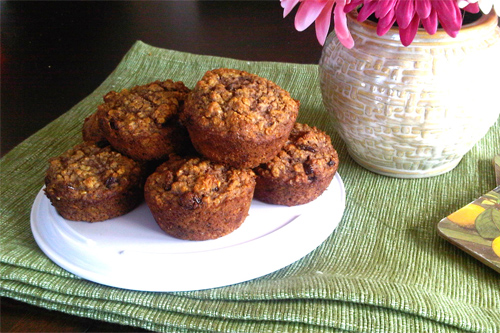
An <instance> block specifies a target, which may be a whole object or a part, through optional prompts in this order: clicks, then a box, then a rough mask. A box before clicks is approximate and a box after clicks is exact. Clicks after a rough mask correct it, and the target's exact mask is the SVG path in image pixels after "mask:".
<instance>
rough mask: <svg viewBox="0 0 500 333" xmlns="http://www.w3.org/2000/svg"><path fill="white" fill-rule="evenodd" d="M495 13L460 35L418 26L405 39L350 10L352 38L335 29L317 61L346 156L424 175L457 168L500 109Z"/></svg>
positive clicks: (499, 32) (397, 172)
mask: <svg viewBox="0 0 500 333" xmlns="http://www.w3.org/2000/svg"><path fill="white" fill-rule="evenodd" d="M497 24H498V18H497V16H496V15H495V14H494V12H492V13H490V14H488V15H483V16H482V17H480V18H479V19H477V20H476V21H475V22H473V23H470V24H466V25H464V26H463V27H462V29H461V30H460V32H459V34H458V36H457V37H455V38H451V37H449V36H448V35H447V34H446V33H445V32H444V31H439V30H438V32H436V34H434V35H428V34H427V33H426V32H425V31H423V30H419V31H418V33H417V36H416V37H415V39H414V41H413V42H412V44H411V45H410V46H408V47H404V46H403V45H402V44H401V43H400V39H399V34H398V31H397V28H392V29H391V30H390V31H389V32H388V33H387V34H386V35H384V36H378V35H377V34H376V24H375V23H374V22H371V21H365V22H358V21H357V20H356V14H355V13H351V14H348V26H349V29H350V32H351V34H352V36H353V38H354V41H355V45H354V47H353V48H352V49H347V48H345V47H344V46H342V44H340V42H339V41H338V39H337V38H336V36H335V33H331V34H330V36H329V37H328V38H327V41H326V42H325V45H324V48H323V53H322V56H321V60H320V63H319V76H320V86H321V92H322V96H323V102H324V105H325V108H326V109H327V110H328V112H329V113H330V115H331V119H332V120H333V123H334V126H335V128H336V130H337V132H338V133H339V135H340V136H341V138H342V139H343V140H344V142H345V143H346V146H347V150H348V152H349V155H350V156H351V157H352V158H353V159H354V160H355V161H356V162H357V163H358V164H360V165H361V166H363V167H365V168H366V169H368V170H371V171H373V172H376V173H378V174H382V175H387V176H393V177H399V178H422V177H430V176H436V175H439V174H443V173H445V172H448V171H450V170H452V169H453V168H455V167H456V166H457V164H458V163H459V162H460V160H461V159H462V157H463V156H464V154H466V153H467V152H468V151H469V150H470V149H471V148H472V147H473V146H474V145H475V144H476V143H477V142H478V141H479V140H480V139H481V138H482V137H483V136H484V135H485V134H486V132H487V131H488V129H489V128H490V127H491V125H493V124H494V123H495V121H496V120H497V118H498V115H499V114H500V28H499V27H498V26H497Z"/></svg>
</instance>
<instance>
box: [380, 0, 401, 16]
mask: <svg viewBox="0 0 500 333" xmlns="http://www.w3.org/2000/svg"><path fill="white" fill-rule="evenodd" d="M396 1H398V0H380V1H379V2H378V3H379V5H378V7H377V9H376V10H375V17H377V18H381V17H384V16H386V15H387V14H388V13H389V12H390V11H391V10H393V9H394V6H395V5H396Z"/></svg>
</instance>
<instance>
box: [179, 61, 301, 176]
mask: <svg viewBox="0 0 500 333" xmlns="http://www.w3.org/2000/svg"><path fill="white" fill-rule="evenodd" d="M298 110H299V102H298V101H296V100H294V99H293V98H292V97H290V94H289V93H288V92H287V91H285V90H283V89H281V88H280V87H279V86H278V85H276V84H275V83H273V82H271V81H269V80H267V79H265V78H262V77H259V76H257V75H254V74H250V73H247V72H245V71H240V70H234V69H225V68H222V69H215V70H212V71H208V72H206V73H205V75H204V76H203V78H202V79H201V80H200V81H199V82H198V83H197V84H196V86H195V88H194V89H193V91H192V92H191V94H190V95H189V97H188V99H187V101H186V106H185V108H184V111H183V112H182V113H181V121H182V122H183V124H184V125H185V126H186V127H187V129H188V131H189V135H190V137H191V141H192V143H193V146H194V147H195V148H196V150H197V151H198V152H199V153H200V154H202V155H203V156H205V157H206V158H208V159H210V160H212V161H215V162H217V163H223V164H228V165H231V166H233V167H236V168H253V167H256V166H258V165H259V164H261V163H265V162H267V161H269V160H270V159H271V158H273V157H274V156H275V155H276V154H277V153H278V152H279V151H280V149H281V148H282V147H283V144H284V143H285V141H286V139H287V138H288V135H289V134H290V131H291V130H292V127H293V124H294V123H295V120H296V119H297V115H298Z"/></svg>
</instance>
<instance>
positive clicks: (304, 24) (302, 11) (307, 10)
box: [295, 0, 327, 31]
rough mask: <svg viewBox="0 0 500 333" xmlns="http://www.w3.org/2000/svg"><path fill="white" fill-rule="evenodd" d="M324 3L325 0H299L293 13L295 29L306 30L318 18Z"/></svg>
mask: <svg viewBox="0 0 500 333" xmlns="http://www.w3.org/2000/svg"><path fill="white" fill-rule="evenodd" d="M326 3H327V1H326V0H323V1H314V0H309V1H307V0H306V1H303V2H301V3H300V6H299V9H298V10H297V14H295V29H297V31H304V30H306V29H307V28H308V27H309V26H310V25H311V24H312V23H313V22H314V20H316V19H317V18H318V16H319V14H320V13H321V11H322V10H323V7H325V5H326Z"/></svg>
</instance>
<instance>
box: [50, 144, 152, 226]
mask: <svg viewBox="0 0 500 333" xmlns="http://www.w3.org/2000/svg"><path fill="white" fill-rule="evenodd" d="M144 181H145V174H144V167H143V164H142V163H139V162H136V161H134V160H132V159H130V158H128V157H126V156H124V155H122V154H120V153H118V152H116V151H113V150H112V149H111V147H110V146H106V147H102V148H101V147H98V146H97V145H95V144H94V143H91V142H85V143H82V144H80V145H77V146H75V147H74V148H73V149H70V150H68V151H66V152H64V153H63V154H62V155H60V156H58V157H54V158H51V159H50V160H49V167H48V169H47V172H46V176H45V194H46V195H47V197H48V198H49V200H50V201H51V203H52V205H53V206H54V208H55V209H56V210H57V212H58V213H59V214H60V215H61V216H62V217H64V218H65V219H68V220H73V221H88V222H97V221H104V220H107V219H110V218H113V217H117V216H121V215H123V214H125V213H127V212H129V211H131V210H132V209H133V208H135V207H136V206H137V205H138V204H139V203H140V202H141V201H142V199H143V193H144Z"/></svg>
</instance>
